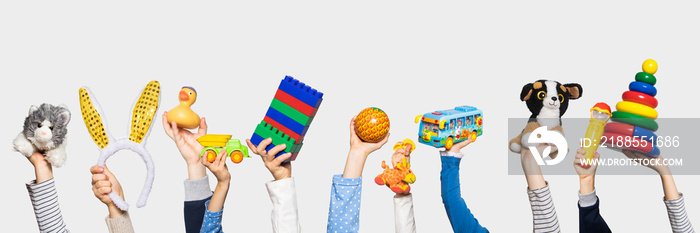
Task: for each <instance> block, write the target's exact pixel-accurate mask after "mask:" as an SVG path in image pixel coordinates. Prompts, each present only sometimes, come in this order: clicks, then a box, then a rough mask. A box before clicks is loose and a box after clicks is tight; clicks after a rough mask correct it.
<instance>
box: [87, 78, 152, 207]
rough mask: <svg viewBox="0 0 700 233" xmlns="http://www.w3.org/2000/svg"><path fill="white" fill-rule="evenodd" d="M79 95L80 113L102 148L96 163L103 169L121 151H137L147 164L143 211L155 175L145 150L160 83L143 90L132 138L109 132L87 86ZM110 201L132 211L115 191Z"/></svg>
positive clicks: (140, 204) (133, 117) (141, 200)
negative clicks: (110, 158) (117, 137)
mask: <svg viewBox="0 0 700 233" xmlns="http://www.w3.org/2000/svg"><path fill="white" fill-rule="evenodd" d="M78 92H79V94H80V111H81V112H82V113H83V120H85V126H86V127H87V129H88V132H89V133H90V136H91V137H92V140H93V141H95V144H97V147H99V148H100V158H99V159H98V160H97V165H100V166H104V165H105V162H107V159H108V158H109V157H110V156H112V155H114V153H116V152H117V151H120V150H131V151H133V152H136V153H137V154H139V155H140V156H141V158H142V159H143V161H144V162H145V163H146V169H147V174H146V181H145V183H144V185H143V189H142V190H141V196H140V197H139V200H138V202H137V203H136V207H139V208H141V207H143V206H145V205H146V201H147V200H148V194H149V193H150V192H151V186H152V185H153V178H154V176H155V171H154V166H153V160H152V159H151V155H150V154H149V153H148V150H146V138H148V134H149V132H150V130H151V126H152V125H153V119H154V117H155V114H156V111H157V110H158V103H159V102H160V98H159V97H160V84H159V83H158V81H151V82H149V83H148V85H146V88H144V89H143V92H142V93H141V96H139V98H138V100H137V102H136V105H135V106H134V109H133V111H132V114H131V121H130V125H131V130H130V134H129V137H128V138H119V139H115V138H114V137H113V136H112V134H111V133H110V132H109V130H108V129H107V125H106V124H105V123H104V113H103V112H102V109H101V108H100V104H99V103H97V101H96V100H93V99H92V98H94V95H93V94H92V92H90V90H89V89H88V88H87V87H82V88H80V90H79V91H78ZM109 198H111V199H112V201H113V202H114V204H116V205H117V207H119V209H121V210H124V211H126V210H127V209H129V204H127V203H126V202H125V201H124V199H122V198H121V197H120V196H119V195H117V193H115V192H114V191H112V193H110V194H109Z"/></svg>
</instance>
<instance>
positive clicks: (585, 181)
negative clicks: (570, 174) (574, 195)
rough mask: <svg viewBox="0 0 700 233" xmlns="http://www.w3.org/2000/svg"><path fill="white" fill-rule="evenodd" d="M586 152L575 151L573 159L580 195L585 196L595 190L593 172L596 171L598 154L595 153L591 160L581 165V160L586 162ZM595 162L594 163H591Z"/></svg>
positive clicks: (581, 150) (581, 149) (580, 149)
mask: <svg viewBox="0 0 700 233" xmlns="http://www.w3.org/2000/svg"><path fill="white" fill-rule="evenodd" d="M585 154H586V150H584V149H583V148H579V149H578V150H576V157H575V158H574V169H575V170H576V173H578V178H579V182H580V190H579V192H581V194H587V193H591V192H593V190H595V172H596V169H598V163H597V161H598V158H600V154H598V152H597V151H596V152H595V153H593V158H592V159H590V160H589V161H588V163H585V162H584V163H581V161H582V160H586V155H585ZM593 161H596V162H593Z"/></svg>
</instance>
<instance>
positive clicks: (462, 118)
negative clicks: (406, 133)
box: [415, 105, 484, 150]
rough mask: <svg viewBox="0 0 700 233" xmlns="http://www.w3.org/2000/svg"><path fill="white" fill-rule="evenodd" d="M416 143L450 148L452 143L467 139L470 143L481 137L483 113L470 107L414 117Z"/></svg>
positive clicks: (460, 107)
mask: <svg viewBox="0 0 700 233" xmlns="http://www.w3.org/2000/svg"><path fill="white" fill-rule="evenodd" d="M415 121H416V123H419V122H420V127H419V128H418V130H419V132H418V141H419V142H421V143H423V144H426V145H430V146H434V147H443V146H444V147H445V148H446V149H448V150H449V149H450V148H452V145H453V144H454V143H457V142H460V141H464V140H466V139H467V138H468V137H471V138H472V141H475V140H476V137H477V136H481V134H482V129H483V123H484V119H483V112H482V111H481V110H480V109H477V108H475V107H472V106H466V105H464V106H459V107H455V108H454V109H449V110H441V111H435V112H429V113H426V114H423V115H418V116H416V120H415Z"/></svg>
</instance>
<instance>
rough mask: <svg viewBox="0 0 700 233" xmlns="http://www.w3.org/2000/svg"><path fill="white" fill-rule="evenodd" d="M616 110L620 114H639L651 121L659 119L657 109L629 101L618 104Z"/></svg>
mask: <svg viewBox="0 0 700 233" xmlns="http://www.w3.org/2000/svg"><path fill="white" fill-rule="evenodd" d="M615 108H616V109H617V111H618V112H628V113H632V114H637V115H640V116H643V117H646V118H650V119H652V120H653V119H656V118H657V117H659V113H658V112H656V110H655V109H653V108H651V107H649V106H646V105H643V104H638V103H635V102H629V101H620V102H617V105H615Z"/></svg>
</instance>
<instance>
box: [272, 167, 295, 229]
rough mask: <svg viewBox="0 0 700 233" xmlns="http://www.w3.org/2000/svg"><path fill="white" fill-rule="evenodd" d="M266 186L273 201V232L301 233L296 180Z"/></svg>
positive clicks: (289, 179) (275, 182) (285, 180)
mask: <svg viewBox="0 0 700 233" xmlns="http://www.w3.org/2000/svg"><path fill="white" fill-rule="evenodd" d="M265 186H267V192H268V194H269V195H270V201H272V216H271V218H272V232H274V233H292V232H294V233H298V232H301V225H299V213H298V211H297V209H298V208H297V192H296V187H295V185H294V178H287V179H282V180H278V181H270V182H267V183H266V184H265Z"/></svg>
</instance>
